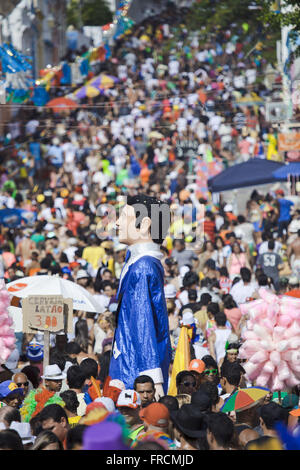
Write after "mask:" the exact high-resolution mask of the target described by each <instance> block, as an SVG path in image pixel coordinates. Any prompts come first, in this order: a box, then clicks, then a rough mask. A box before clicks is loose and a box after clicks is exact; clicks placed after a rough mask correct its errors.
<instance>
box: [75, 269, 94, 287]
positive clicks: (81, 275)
mask: <svg viewBox="0 0 300 470" xmlns="http://www.w3.org/2000/svg"><path fill="white" fill-rule="evenodd" d="M89 279H91V276H90V275H89V274H88V272H87V271H86V270H85V269H79V271H78V272H77V275H76V283H77V284H79V285H80V286H82V287H87V285H88V283H89Z"/></svg>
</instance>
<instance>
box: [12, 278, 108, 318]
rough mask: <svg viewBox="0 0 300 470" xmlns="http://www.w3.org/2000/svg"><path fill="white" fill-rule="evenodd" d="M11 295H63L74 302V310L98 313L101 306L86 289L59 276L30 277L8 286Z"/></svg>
mask: <svg viewBox="0 0 300 470" xmlns="http://www.w3.org/2000/svg"><path fill="white" fill-rule="evenodd" d="M6 288H7V290H8V292H9V293H10V294H12V295H13V296H15V297H20V298H22V299H24V298H26V297H29V296H30V295H61V296H62V297H64V298H65V299H66V298H71V299H72V300H73V309H74V310H83V311H84V312H93V313H98V312H99V311H100V309H99V305H98V303H97V302H96V300H95V299H94V297H93V296H92V294H90V293H89V291H88V290H86V289H85V288H84V287H82V286H80V285H79V284H75V282H72V281H68V280H67V279H63V278H62V277H58V276H30V277H23V278H22V279H17V280H15V281H13V282H9V283H8V284H6Z"/></svg>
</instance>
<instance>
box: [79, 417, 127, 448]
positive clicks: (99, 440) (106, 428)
mask: <svg viewBox="0 0 300 470" xmlns="http://www.w3.org/2000/svg"><path fill="white" fill-rule="evenodd" d="M83 450H129V446H128V445H126V443H125V440H124V438H123V433H122V426H121V425H120V424H118V423H114V422H107V421H106V420H105V421H102V423H97V424H94V425H92V426H89V427H88V428H87V429H86V430H85V432H84V434H83Z"/></svg>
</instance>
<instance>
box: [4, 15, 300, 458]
mask: <svg viewBox="0 0 300 470" xmlns="http://www.w3.org/2000/svg"><path fill="white" fill-rule="evenodd" d="M185 14H186V11H185V10H180V9H176V8H174V6H172V7H170V8H167V9H166V11H165V12H163V13H162V14H161V15H159V17H152V18H148V19H147V20H145V21H144V22H143V23H141V24H139V25H136V26H134V27H133V28H132V31H131V32H130V34H127V35H125V36H124V37H122V38H120V39H119V40H117V41H116V44H115V47H114V49H113V52H112V56H111V58H110V59H108V60H107V61H106V62H105V63H103V64H102V71H103V72H105V73H107V74H109V75H112V76H115V77H117V79H118V82H117V83H116V84H115V86H114V87H113V88H109V89H107V90H105V91H104V93H103V94H101V95H100V96H98V97H96V98H93V99H92V98H91V99H86V100H83V101H81V102H80V105H81V106H80V107H78V109H75V110H70V111H67V112H65V113H53V112H52V111H51V110H50V109H48V108H46V107H44V108H38V109H34V110H30V111H29V110H28V109H26V106H23V107H21V108H20V110H19V111H18V112H16V113H15V115H14V117H13V119H12V120H11V122H9V123H7V126H6V134H5V136H4V137H3V139H2V140H1V144H0V145H1V146H0V163H1V167H0V173H1V176H0V184H1V193H0V205H1V208H2V209H23V210H26V211H29V212H31V213H32V215H33V218H32V222H31V223H30V224H26V223H24V221H23V223H22V224H20V225H19V226H16V227H12V226H7V225H3V224H2V225H1V233H0V240H1V255H0V273H1V277H2V278H4V280H5V282H6V283H9V282H11V281H14V280H16V279H20V280H21V279H22V278H23V277H25V276H43V275H45V274H48V275H53V276H55V275H58V276H61V277H63V278H65V279H68V280H71V281H73V282H75V283H77V284H79V285H81V286H83V287H84V288H86V289H87V290H88V291H89V293H90V294H91V295H92V296H93V297H94V299H95V301H96V303H97V305H98V312H97V314H93V313H89V312H84V311H78V310H74V312H73V325H74V330H73V332H72V333H67V334H64V333H62V334H59V335H51V349H50V365H49V366H47V367H46V368H45V370H43V354H44V343H43V341H44V339H43V334H42V333H39V332H38V333H37V334H35V335H33V334H28V333H27V334H26V333H23V332H22V328H21V327H20V328H19V329H17V328H16V330H15V335H16V349H15V351H14V352H13V354H12V355H11V356H10V358H9V359H8V361H7V362H6V364H2V365H1V370H0V401H1V408H0V426H1V427H2V430H1V431H0V449H31V450H46V449H47V450H62V449H67V450H76V449H120V450H121V449H136V450H139V449H145V450H146V449H149V450H151V449H153V450H155V449H157V450H159V449H168V450H216V449H261V448H263V446H267V448H274V449H275V448H282V443H281V442H280V440H279V439H278V437H277V434H276V429H275V426H276V424H277V423H278V422H283V423H284V424H285V425H286V426H288V428H289V429H290V430H291V432H293V433H294V434H295V435H297V433H299V429H300V428H299V423H298V419H299V418H298V417H299V415H300V414H299V386H297V387H294V388H293V389H290V390H287V391H286V393H285V394H283V399H282V397H279V398H278V394H277V396H276V394H272V392H271V391H270V393H268V394H267V395H266V396H265V397H264V398H263V399H262V400H260V401H258V402H257V403H256V404H255V406H251V407H249V408H247V409H243V410H239V411H236V412H230V413H225V412H223V411H221V408H222V406H223V405H224V403H225V401H226V400H227V399H228V398H229V397H231V396H232V395H233V394H234V393H235V392H236V391H237V390H238V389H239V388H240V387H249V386H253V385H255V384H253V383H251V382H249V381H248V380H247V377H246V376H245V371H244V369H243V362H244V360H242V359H239V357H238V351H239V348H240V346H241V344H242V342H243V332H245V330H246V328H247V323H246V322H247V318H246V317H245V316H243V315H242V312H241V309H240V306H241V305H242V304H243V303H245V302H248V301H251V300H254V299H257V298H259V289H260V288H265V289H268V290H270V291H272V292H274V293H276V294H278V295H283V294H287V295H293V296H295V297H299V292H300V291H299V283H300V200H299V199H298V198H297V196H293V197H290V196H289V195H288V192H287V189H284V190H283V189H282V188H280V189H277V190H275V191H270V192H269V193H268V194H261V193H260V191H259V190H257V189H256V190H254V191H253V192H252V194H251V196H250V198H249V200H248V201H247V203H246V206H245V208H244V210H243V211H240V213H237V212H236V210H235V208H234V207H233V205H232V204H229V203H224V202H223V200H222V198H220V200H219V203H218V204H216V203H213V202H212V200H211V198H210V196H209V194H208V193H205V194H201V193H200V194H199V192H198V191H197V185H196V184H195V182H194V180H193V175H194V174H195V168H196V165H197V163H198V162H199V161H205V162H211V161H218V162H220V163H222V164H223V165H224V166H229V165H233V164H235V163H237V162H240V161H245V160H247V159H249V158H253V157H257V158H268V159H271V160H278V159H280V156H279V153H278V150H277V137H276V128H274V127H272V126H271V125H270V124H269V123H268V122H267V121H266V116H265V112H264V108H263V107H259V106H257V105H256V104H254V105H253V106H247V107H244V106H239V107H236V106H235V102H236V100H239V99H240V98H243V97H245V96H251V97H252V99H253V101H255V100H256V102H257V99H260V100H263V99H264V98H265V97H266V96H270V95H271V94H272V90H271V89H269V88H268V87H267V86H265V85H264V84H263V83H262V81H261V80H259V81H257V78H258V76H259V75H262V74H263V70H264V66H265V64H264V62H263V60H262V59H261V58H259V57H258V58H257V57H254V58H253V56H251V54H250V55H247V54H246V53H245V48H246V47H247V45H249V44H250V43H251V41H252V40H253V38H254V37H255V36H256V35H257V34H258V32H257V31H247V33H246V32H245V31H244V30H243V28H241V29H240V30H236V26H235V25H232V28H231V29H229V30H227V31H221V30H216V32H215V33H213V34H211V36H210V37H208V38H206V41H205V42H204V43H203V41H202V39H203V38H202V37H201V33H199V34H194V33H191V32H190V31H189V30H188V28H187V27H186V25H185V24H184V18H185ZM63 91H65V90H64V89H63V88H60V87H59V86H58V87H55V89H51V90H50V92H51V93H53V94H55V96H59V95H60V94H61V93H62V92H63ZM187 155H189V156H188V157H187ZM141 192H142V193H145V194H148V195H150V196H156V197H159V198H160V199H161V200H163V201H166V202H168V203H169V204H170V207H171V210H172V213H173V214H174V219H173V220H172V223H171V227H170V232H169V234H168V236H167V237H166V240H165V241H164V243H163V244H162V246H161V248H160V249H161V253H162V255H163V258H162V265H163V268H164V273H165V287H164V289H165V298H166V303H167V311H168V318H169V329H170V337H171V344H172V350H173V360H172V362H173V361H174V357H175V353H176V349H177V345H178V340H179V336H180V331H181V328H180V327H181V326H182V325H184V324H185V325H191V324H193V325H194V334H193V337H192V340H191V342H190V350H191V351H190V352H191V359H192V360H191V363H190V366H189V369H188V370H184V371H181V372H180V373H179V374H178V375H177V377H176V387H177V395H176V396H171V395H165V396H158V394H157V393H156V390H155V384H154V382H153V380H152V379H151V377H149V376H146V375H142V376H138V377H137V378H136V380H135V383H134V387H133V389H132V390H127V389H126V388H125V386H124V384H123V383H122V382H121V381H120V380H111V379H110V377H109V363H110V356H111V349H112V343H113V336H114V331H115V328H116V310H117V291H118V283H119V279H120V275H121V270H122V266H123V263H124V260H125V254H126V246H125V245H123V244H121V243H119V242H118V238H117V236H110V233H111V232H110V228H111V226H110V224H111V221H110V219H109V210H110V208H111V207H112V208H113V209H114V210H116V211H119V210H120V209H121V208H122V204H124V202H123V196H126V195H134V194H136V193H141ZM191 204H192V205H193V207H194V210H193V212H192V213H190V212H188V210H189V209H187V207H190V205H191ZM201 205H204V206H205V214H204V221H203V231H204V243H202V241H203V240H200V241H199V240H197V239H195V225H197V224H198V223H200V222H199V218H197V211H198V209H199V207H200V206H201ZM99 233H101V237H99V236H98V235H99ZM41 279H42V278H41ZM171 374H172V363H171V366H170V378H171ZM103 430H104V431H103ZM268 446H269V447H268Z"/></svg>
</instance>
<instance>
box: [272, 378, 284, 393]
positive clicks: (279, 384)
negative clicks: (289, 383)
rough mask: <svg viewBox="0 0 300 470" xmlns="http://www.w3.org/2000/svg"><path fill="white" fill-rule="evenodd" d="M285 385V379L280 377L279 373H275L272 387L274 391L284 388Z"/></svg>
mask: <svg viewBox="0 0 300 470" xmlns="http://www.w3.org/2000/svg"><path fill="white" fill-rule="evenodd" d="M283 387H284V384H283V381H282V380H280V379H279V376H278V375H275V376H274V377H273V386H272V389H273V390H274V391H277V390H282V389H283Z"/></svg>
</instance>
